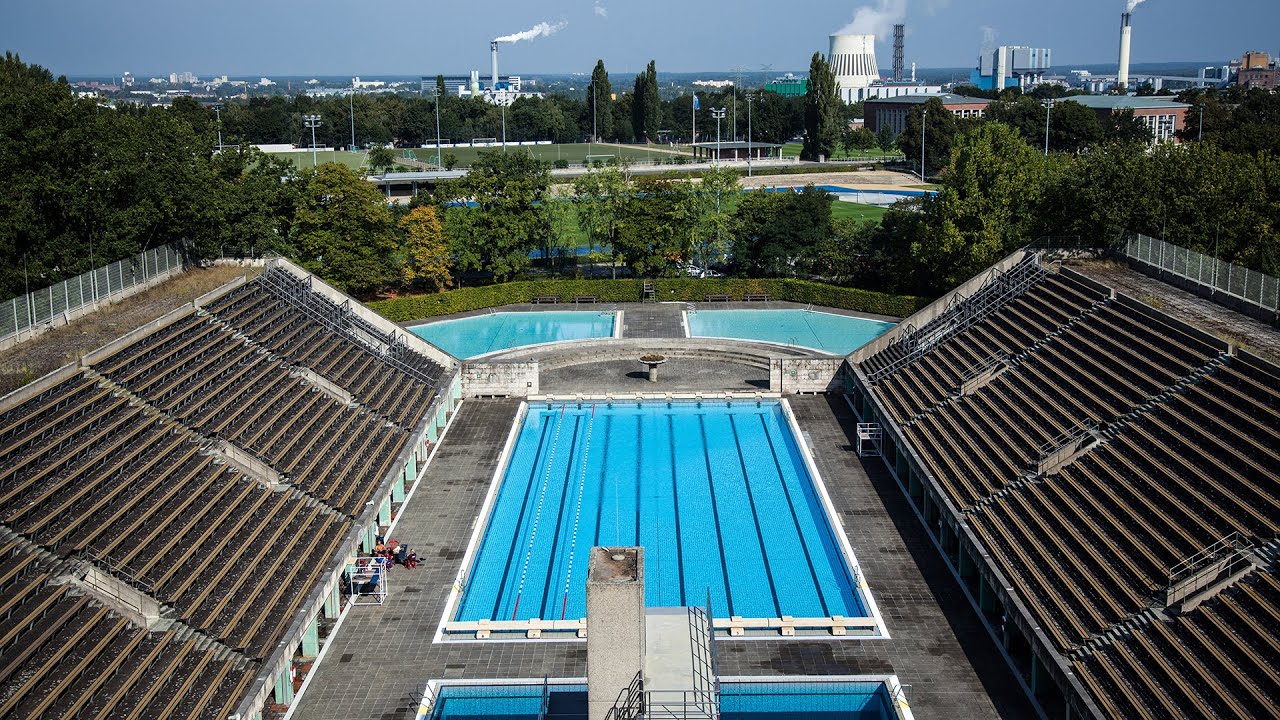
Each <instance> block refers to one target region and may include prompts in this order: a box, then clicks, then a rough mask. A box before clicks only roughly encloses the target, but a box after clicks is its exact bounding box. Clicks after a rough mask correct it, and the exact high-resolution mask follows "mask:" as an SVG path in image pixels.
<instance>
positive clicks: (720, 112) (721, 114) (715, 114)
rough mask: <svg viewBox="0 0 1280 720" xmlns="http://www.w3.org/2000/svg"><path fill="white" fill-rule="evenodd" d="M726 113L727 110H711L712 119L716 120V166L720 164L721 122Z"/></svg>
mask: <svg viewBox="0 0 1280 720" xmlns="http://www.w3.org/2000/svg"><path fill="white" fill-rule="evenodd" d="M725 113H726V108H711V117H713V118H715V119H716V165H719V164H720V121H721V120H723V119H724V116H725Z"/></svg>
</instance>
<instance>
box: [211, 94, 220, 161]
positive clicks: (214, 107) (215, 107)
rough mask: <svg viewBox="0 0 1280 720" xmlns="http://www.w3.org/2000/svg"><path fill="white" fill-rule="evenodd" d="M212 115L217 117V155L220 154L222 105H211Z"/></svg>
mask: <svg viewBox="0 0 1280 720" xmlns="http://www.w3.org/2000/svg"><path fill="white" fill-rule="evenodd" d="M213 113H214V114H215V115H217V116H218V153H219V154H221V153H222V103H220V102H216V103H214V104H213Z"/></svg>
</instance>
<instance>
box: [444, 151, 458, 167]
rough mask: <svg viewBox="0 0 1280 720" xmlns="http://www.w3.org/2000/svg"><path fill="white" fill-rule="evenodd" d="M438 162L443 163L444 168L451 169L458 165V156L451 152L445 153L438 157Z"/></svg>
mask: <svg viewBox="0 0 1280 720" xmlns="http://www.w3.org/2000/svg"><path fill="white" fill-rule="evenodd" d="M440 162H441V164H443V165H444V169H445V170H452V169H454V168H455V167H457V166H458V156H457V155H454V154H453V153H445V154H444V156H443V157H441V158H440Z"/></svg>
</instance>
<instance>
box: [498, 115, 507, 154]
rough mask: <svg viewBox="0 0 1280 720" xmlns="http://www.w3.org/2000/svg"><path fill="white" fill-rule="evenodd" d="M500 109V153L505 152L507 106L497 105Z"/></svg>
mask: <svg viewBox="0 0 1280 720" xmlns="http://www.w3.org/2000/svg"><path fill="white" fill-rule="evenodd" d="M499 107H501V108H502V152H503V154H504V155H505V154H506V152H507V106H506V105H501V104H500V105H499Z"/></svg>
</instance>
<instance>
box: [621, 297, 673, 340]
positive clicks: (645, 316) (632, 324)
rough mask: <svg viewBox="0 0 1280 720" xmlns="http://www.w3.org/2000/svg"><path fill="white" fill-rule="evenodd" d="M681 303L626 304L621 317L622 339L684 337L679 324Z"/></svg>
mask: <svg viewBox="0 0 1280 720" xmlns="http://www.w3.org/2000/svg"><path fill="white" fill-rule="evenodd" d="M684 308H685V306H684V305H683V304H681V303H647V304H646V303H641V304H639V305H632V304H628V305H627V306H626V307H625V308H624V310H623V315H622V337H624V338H678V337H684V326H683V325H681V324H680V313H681V311H683V310H684Z"/></svg>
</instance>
